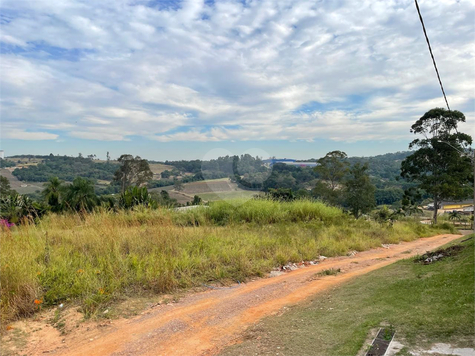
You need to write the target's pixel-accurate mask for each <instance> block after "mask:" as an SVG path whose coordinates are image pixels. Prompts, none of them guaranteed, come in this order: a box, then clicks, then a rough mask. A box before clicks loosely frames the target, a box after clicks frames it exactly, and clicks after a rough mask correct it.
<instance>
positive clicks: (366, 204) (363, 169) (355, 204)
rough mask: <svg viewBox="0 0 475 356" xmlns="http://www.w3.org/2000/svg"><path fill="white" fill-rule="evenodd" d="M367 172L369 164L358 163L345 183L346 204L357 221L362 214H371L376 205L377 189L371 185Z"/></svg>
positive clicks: (352, 168)
mask: <svg viewBox="0 0 475 356" xmlns="http://www.w3.org/2000/svg"><path fill="white" fill-rule="evenodd" d="M367 170H368V165H367V164H364V165H361V164H359V163H356V164H355V165H353V167H351V169H350V171H349V176H348V178H347V179H346V180H345V182H344V186H345V204H346V205H347V206H348V208H349V209H350V211H351V213H352V214H353V216H354V217H355V218H356V219H358V218H359V217H360V216H361V214H365V213H367V212H369V211H370V210H371V209H372V208H373V207H374V205H375V204H376V201H375V198H374V191H375V187H374V185H373V184H371V181H370V179H369V176H368V173H367Z"/></svg>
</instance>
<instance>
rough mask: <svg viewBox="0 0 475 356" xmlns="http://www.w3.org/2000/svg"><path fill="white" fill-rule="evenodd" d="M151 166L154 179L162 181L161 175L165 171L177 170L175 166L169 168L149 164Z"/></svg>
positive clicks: (159, 164) (162, 165)
mask: <svg viewBox="0 0 475 356" xmlns="http://www.w3.org/2000/svg"><path fill="white" fill-rule="evenodd" d="M149 166H150V170H151V171H152V173H153V175H154V177H153V179H160V178H161V176H160V173H162V172H164V171H171V170H173V169H174V168H175V167H173V166H168V165H166V164H162V163H149Z"/></svg>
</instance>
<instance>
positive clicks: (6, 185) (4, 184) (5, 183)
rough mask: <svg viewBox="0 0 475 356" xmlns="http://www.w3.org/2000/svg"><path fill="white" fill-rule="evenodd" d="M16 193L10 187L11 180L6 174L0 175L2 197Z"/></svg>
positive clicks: (0, 193) (0, 195) (0, 194)
mask: <svg viewBox="0 0 475 356" xmlns="http://www.w3.org/2000/svg"><path fill="white" fill-rule="evenodd" d="M15 193H16V192H15V191H14V190H12V188H11V187H10V181H9V180H8V179H7V178H6V177H4V176H0V197H6V196H8V195H12V194H15Z"/></svg>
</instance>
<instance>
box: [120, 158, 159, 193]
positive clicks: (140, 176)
mask: <svg viewBox="0 0 475 356" xmlns="http://www.w3.org/2000/svg"><path fill="white" fill-rule="evenodd" d="M118 161H119V163H120V164H121V165H120V167H119V169H118V170H117V171H116V172H115V174H114V179H113V180H114V181H116V182H119V183H120V184H121V191H122V194H124V193H125V190H126V189H127V188H128V187H130V186H131V185H135V186H140V185H142V184H144V183H146V182H148V181H149V180H151V179H152V178H153V173H152V171H151V170H150V166H149V164H148V162H147V160H145V159H142V158H140V157H139V156H136V157H135V158H134V156H132V155H122V156H120V157H119V159H118Z"/></svg>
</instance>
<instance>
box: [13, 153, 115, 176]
mask: <svg viewBox="0 0 475 356" xmlns="http://www.w3.org/2000/svg"><path fill="white" fill-rule="evenodd" d="M34 158H42V159H43V161H42V162H41V163H38V164H37V165H31V166H28V167H25V168H21V169H20V168H17V169H15V170H14V171H13V172H12V174H13V175H14V176H15V177H17V178H18V179H19V180H22V181H29V182H46V181H48V180H49V179H50V178H51V177H58V178H59V179H61V180H65V181H69V182H72V181H73V180H74V179H75V178H76V177H82V178H89V179H93V180H106V181H111V180H112V178H113V177H114V173H115V171H116V170H117V168H118V165H117V164H115V163H110V162H95V161H93V160H92V159H90V158H84V157H68V156H53V155H50V156H35V157H34Z"/></svg>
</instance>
